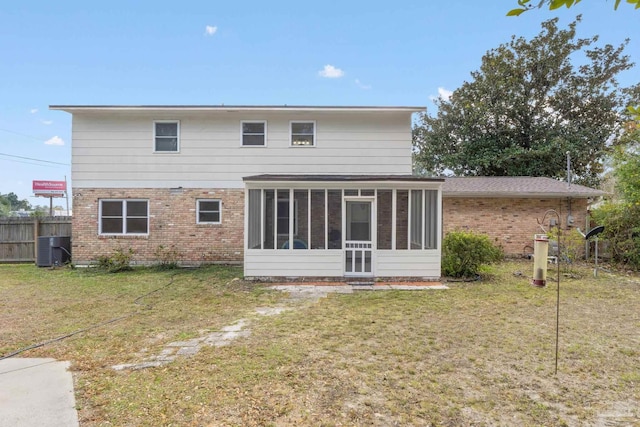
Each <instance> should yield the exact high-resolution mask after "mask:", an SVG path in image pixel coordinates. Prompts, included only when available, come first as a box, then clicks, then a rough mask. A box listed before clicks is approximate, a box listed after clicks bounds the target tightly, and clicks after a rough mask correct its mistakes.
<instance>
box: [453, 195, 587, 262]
mask: <svg viewBox="0 0 640 427" xmlns="http://www.w3.org/2000/svg"><path fill="white" fill-rule="evenodd" d="M569 203H570V204H571V216H572V217H573V225H572V226H569V227H567V216H568V215H569ZM442 205H443V215H442V216H443V229H444V233H445V234H446V233H448V232H450V231H453V230H456V229H462V230H469V231H474V232H477V233H482V234H486V235H488V236H489V237H490V238H491V240H492V241H494V242H495V243H496V244H498V245H500V246H502V248H503V249H504V251H505V254H506V255H508V256H521V255H523V254H525V253H532V252H533V236H534V234H541V233H542V229H541V228H540V226H539V225H538V222H537V221H536V220H538V221H542V219H543V217H544V216H545V212H547V211H548V210H549V209H553V210H555V211H556V212H558V214H560V224H561V225H562V229H563V230H567V229H573V228H580V229H581V230H585V228H586V226H585V221H586V215H587V199H572V200H571V201H570V202H569V201H568V200H567V199H527V198H463V197H460V198H457V197H446V196H445V197H444V198H443V200H442ZM555 218H556V217H555V215H547V217H546V218H545V221H544V227H545V229H546V230H549V220H550V219H555Z"/></svg>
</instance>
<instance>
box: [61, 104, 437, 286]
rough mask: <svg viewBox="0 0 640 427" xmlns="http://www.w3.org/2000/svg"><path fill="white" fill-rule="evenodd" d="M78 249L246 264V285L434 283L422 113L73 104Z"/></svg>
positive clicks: (430, 181)
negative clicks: (270, 280)
mask: <svg viewBox="0 0 640 427" xmlns="http://www.w3.org/2000/svg"><path fill="white" fill-rule="evenodd" d="M50 108H51V109H53V110H63V111H66V112H69V113H71V114H72V115H73V132H72V183H73V208H74V217H73V236H72V237H73V238H72V241H73V243H72V245H73V246H72V254H73V260H74V262H75V263H76V264H78V265H82V264H88V263H90V262H91V261H92V260H93V259H95V258H96V257H97V256H100V255H108V254H111V253H113V251H114V250H115V249H118V248H121V249H123V250H128V249H129V248H132V249H133V251H134V252H135V255H134V260H135V261H136V262H139V263H152V262H154V261H156V260H157V257H158V256H159V254H161V253H162V252H163V251H167V250H172V251H175V253H176V254H177V255H178V257H179V260H180V262H181V263H183V264H200V263H211V262H243V263H244V271H245V276H246V277H331V278H338V277H353V276H355V277H358V276H360V277H412V278H428V279H436V278H439V277H440V254H441V251H440V246H441V235H442V217H441V211H442V196H441V185H442V181H443V180H442V179H440V178H418V177H415V176H412V175H411V172H412V158H411V153H412V147H411V116H412V114H413V113H415V112H419V111H423V110H424V107H311V106H79V105H55V106H51V107H50Z"/></svg>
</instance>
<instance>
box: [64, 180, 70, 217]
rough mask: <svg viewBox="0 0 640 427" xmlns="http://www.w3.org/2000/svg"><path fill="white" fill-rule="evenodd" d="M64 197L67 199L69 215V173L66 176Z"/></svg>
mask: <svg viewBox="0 0 640 427" xmlns="http://www.w3.org/2000/svg"><path fill="white" fill-rule="evenodd" d="M64 197H65V199H67V216H70V215H69V190H68V189H67V175H65V176H64Z"/></svg>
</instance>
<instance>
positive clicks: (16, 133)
mask: <svg viewBox="0 0 640 427" xmlns="http://www.w3.org/2000/svg"><path fill="white" fill-rule="evenodd" d="M0 131H2V132H7V133H12V134H14V135H20V136H24V137H25V138H30V139H33V140H34V141H43V140H44V139H45V138H38V137H37V136H31V135H27V134H24V133H20V132H16V131H13V130H9V129H2V128H0Z"/></svg>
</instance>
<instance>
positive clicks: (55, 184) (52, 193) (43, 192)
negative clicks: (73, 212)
mask: <svg viewBox="0 0 640 427" xmlns="http://www.w3.org/2000/svg"><path fill="white" fill-rule="evenodd" d="M32 188H33V194H35V195H36V196H44V197H64V196H65V193H66V192H67V182H66V181H33V187H32Z"/></svg>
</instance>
